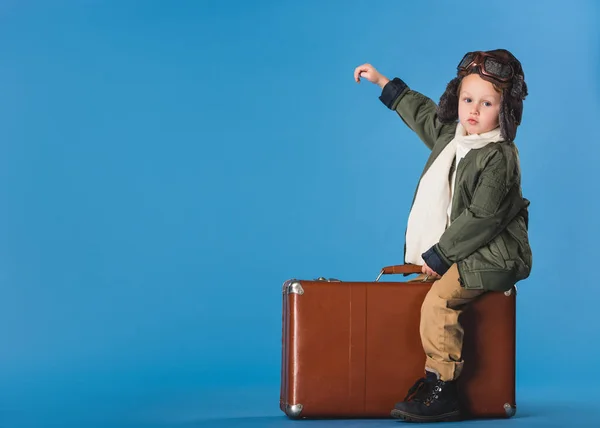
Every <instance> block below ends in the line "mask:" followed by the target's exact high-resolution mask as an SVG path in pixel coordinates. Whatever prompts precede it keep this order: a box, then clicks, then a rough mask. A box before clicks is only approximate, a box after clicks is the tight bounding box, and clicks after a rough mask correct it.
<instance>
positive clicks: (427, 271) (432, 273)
mask: <svg viewBox="0 0 600 428" xmlns="http://www.w3.org/2000/svg"><path fill="white" fill-rule="evenodd" d="M421 272H423V273H424V274H425V275H429V278H441V276H439V275H438V274H437V273H436V272H435V271H434V270H433V269H431V268H430V267H429V266H427V263H425V262H423V267H422V268H421Z"/></svg>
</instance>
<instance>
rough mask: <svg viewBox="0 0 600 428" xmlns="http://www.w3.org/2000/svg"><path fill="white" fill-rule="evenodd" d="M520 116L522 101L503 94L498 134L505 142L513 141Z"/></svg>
mask: <svg viewBox="0 0 600 428" xmlns="http://www.w3.org/2000/svg"><path fill="white" fill-rule="evenodd" d="M522 114H523V101H522V100H520V99H515V98H513V97H512V96H510V95H508V94H503V95H502V102H501V104H500V134H501V135H502V138H504V140H505V141H514V140H515V138H516V136H517V127H518V126H519V124H520V123H521V116H522Z"/></svg>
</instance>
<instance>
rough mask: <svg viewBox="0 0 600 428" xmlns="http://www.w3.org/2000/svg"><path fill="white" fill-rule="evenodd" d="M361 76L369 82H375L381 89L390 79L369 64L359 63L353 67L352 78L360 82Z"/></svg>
mask: <svg viewBox="0 0 600 428" xmlns="http://www.w3.org/2000/svg"><path fill="white" fill-rule="evenodd" d="M361 77H363V78H365V79H367V80H368V81H369V82H371V83H375V84H376V85H378V86H379V87H380V88H382V89H383V87H384V86H385V85H386V84H387V83H388V82H389V81H390V79H388V78H387V77H385V76H384V75H382V74H381V73H380V72H379V71H377V69H376V68H375V67H373V66H372V65H371V64H363V65H359V66H358V67H356V68H355V69H354V80H356V83H360V78H361Z"/></svg>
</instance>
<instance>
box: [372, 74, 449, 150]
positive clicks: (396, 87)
mask: <svg viewBox="0 0 600 428" xmlns="http://www.w3.org/2000/svg"><path fill="white" fill-rule="evenodd" d="M379 99H380V100H381V102H382V103H383V104H384V105H385V106H386V107H387V108H389V109H390V110H395V111H396V113H398V115H399V116H400V118H401V119H402V120H403V121H404V123H406V125H408V127H409V128H410V129H412V130H413V131H414V132H415V133H416V134H417V135H418V136H419V138H420V139H421V141H423V142H424V143H425V145H426V146H427V147H428V148H429V149H430V150H431V149H433V146H434V145H435V142H436V141H437V139H438V138H439V137H440V135H442V134H443V133H453V132H454V129H455V127H454V126H453V124H444V123H442V122H440V121H439V119H438V116H437V106H436V104H435V103H434V102H433V101H432V100H431V99H429V98H427V97H426V96H425V95H423V94H421V93H419V92H416V91H413V90H411V89H410V88H409V87H408V85H407V84H406V83H404V82H403V81H402V80H401V79H399V78H398V77H396V78H394V79H393V80H390V81H389V82H388V83H387V84H386V85H385V86H384V87H383V90H382V91H381V96H380V97H379Z"/></svg>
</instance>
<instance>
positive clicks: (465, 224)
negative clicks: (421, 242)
mask: <svg viewBox="0 0 600 428" xmlns="http://www.w3.org/2000/svg"><path fill="white" fill-rule="evenodd" d="M513 171H514V169H513V167H511V166H509V165H508V164H507V158H506V156H505V155H504V153H503V151H502V150H494V151H492V152H491V153H490V155H489V156H488V159H487V161H485V167H484V168H483V170H482V172H481V175H480V177H479V180H478V183H477V186H476V188H475V191H474V193H473V197H472V199H471V204H470V205H469V206H468V207H467V208H466V209H465V210H464V211H463V212H462V213H461V214H460V215H459V216H458V217H457V218H456V219H455V220H454V221H453V222H452V223H451V224H450V226H449V227H448V228H447V229H446V230H445V231H444V233H443V234H442V236H441V238H440V241H439V242H438V243H437V244H435V245H434V246H433V247H431V248H430V249H429V250H427V251H426V252H425V253H423V255H422V257H423V260H424V261H425V263H427V265H428V266H429V267H431V269H433V270H434V271H435V272H437V273H438V274H439V275H443V274H444V273H446V271H447V270H448V269H449V268H450V266H451V265H452V264H454V263H456V262H458V261H460V260H463V259H465V258H466V257H468V256H469V255H470V254H472V253H473V252H474V251H476V250H477V249H479V248H481V247H482V246H484V245H486V244H487V243H489V242H490V241H491V240H492V239H494V237H495V236H496V235H497V234H498V233H500V232H501V231H502V230H503V228H504V227H506V224H508V222H510V220H511V218H512V217H513V216H514V215H515V214H516V213H518V212H519V211H520V209H521V207H520V206H515V204H513V203H512V202H514V198H512V197H509V196H510V195H509V193H510V192H511V190H513V189H514V188H515V186H514V184H515V183H514V182H515V179H516V176H515V174H513ZM516 205H518V204H516Z"/></svg>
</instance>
